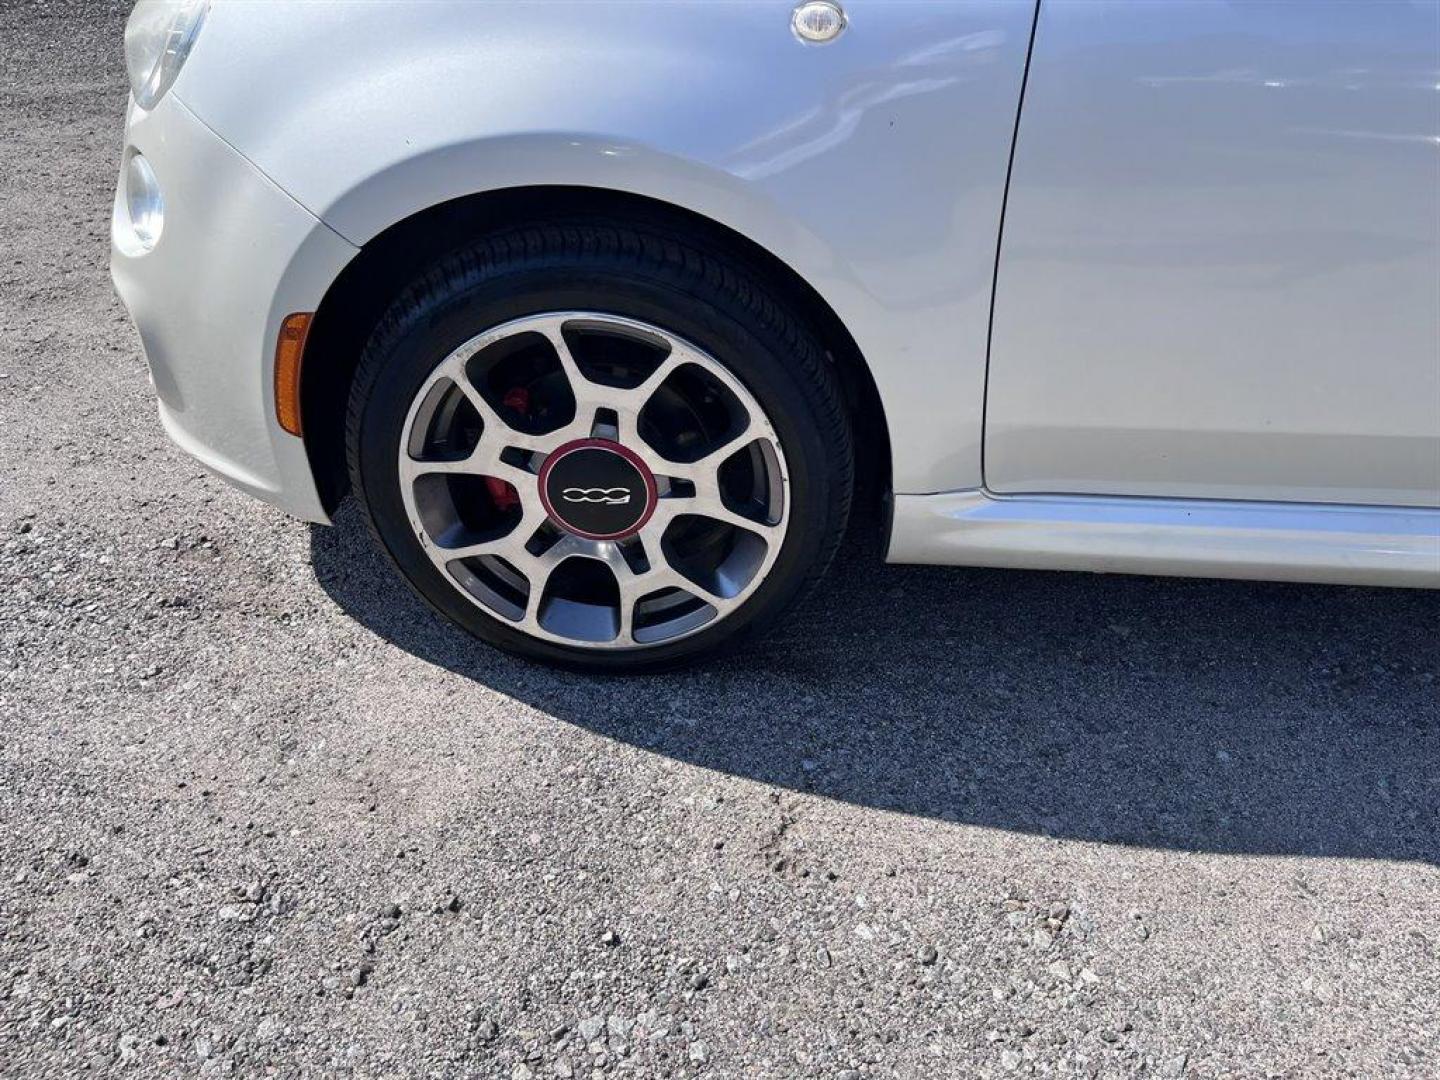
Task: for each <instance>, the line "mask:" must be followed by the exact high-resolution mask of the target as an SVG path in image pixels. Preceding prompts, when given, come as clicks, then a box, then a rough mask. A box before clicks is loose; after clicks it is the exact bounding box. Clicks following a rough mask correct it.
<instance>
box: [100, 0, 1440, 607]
mask: <svg viewBox="0 0 1440 1080" xmlns="http://www.w3.org/2000/svg"><path fill="white" fill-rule="evenodd" d="M792 8H793V5H792V4H790V3H786V2H770V0H764V2H735V3H731V2H725V0H709V2H705V3H694V4H690V3H674V2H669V0H654V2H634V3H603V2H590V3H567V2H553V3H552V2H547V3H524V2H518V0H517V2H495V3H476V2H471V0H432V2H428V3H424V4H410V3H372V2H361V0H310V2H305V3H298V2H282V0H215V3H214V7H213V10H212V11H211V13H210V17H209V18H208V19H207V22H206V26H205V29H204V31H203V33H202V34H201V36H200V38H199V40H198V42H197V44H196V47H195V49H194V52H193V54H192V56H191V58H190V60H189V63H188V64H187V66H186V67H185V68H184V70H183V71H182V72H181V74H180V76H179V79H178V80H177V82H176V84H175V87H174V89H173V90H172V91H171V93H170V94H169V96H167V97H166V98H165V99H163V100H162V101H161V103H160V104H159V105H158V106H157V107H156V108H155V109H154V110H153V111H151V112H148V113H147V112H143V111H140V110H134V109H132V115H131V119H130V122H129V124H128V126H127V143H128V145H129V146H131V147H134V148H136V149H138V150H140V151H141V152H143V153H144V154H145V155H146V157H147V159H149V160H150V163H151V164H152V166H154V168H155V171H156V173H157V174H158V175H159V179H160V183H161V185H162V186H163V187H164V189H165V194H166V199H167V203H166V205H167V221H166V226H165V232H164V235H163V237H162V239H161V241H160V243H159V244H158V246H157V247H156V249H155V250H154V251H152V252H149V253H147V254H136V253H134V252H133V251H129V250H127V249H126V246H125V245H124V244H122V243H117V245H116V247H115V251H114V258H113V262H114V275H115V278H116V282H117V286H118V287H119V289H120V292H121V295H122V296H123V297H124V299H125V301H126V303H127V306H128V307H129V308H130V310H131V312H132V315H133V316H134V317H135V321H136V323H137V325H138V326H139V328H140V332H141V337H142V339H143V341H144V344H145V348H146V352H147V355H148V357H149V359H150V362H151V366H152V370H153V372H154V373H155V380H156V384H157V390H158V391H159V393H160V397H161V402H162V415H163V416H164V418H165V422H166V425H167V428H169V430H170V431H171V432H172V434H174V435H175V436H176V438H177V440H178V441H180V442H181V443H182V445H184V446H185V447H186V448H187V449H188V450H190V451H191V452H192V453H195V454H196V455H197V457H199V458H200V459H201V460H202V461H203V462H204V463H205V464H207V465H208V466H209V467H211V468H212V469H214V470H215V471H217V472H219V473H220V474H221V475H224V476H225V477H226V478H228V479H230V480H232V481H233V482H235V483H237V484H238V485H239V486H241V487H243V488H245V489H246V490H248V491H250V492H252V493H253V494H255V495H257V496H259V497H261V498H264V499H267V500H269V501H270V502H272V503H274V504H276V505H278V506H281V507H283V508H284V509H286V510H287V511H289V512H291V513H293V514H296V515H298V516H301V517H304V518H307V519H309V520H317V521H320V520H324V519H325V511H324V509H323V507H322V506H321V505H320V502H319V499H318V497H317V495H316V488H315V484H314V480H313V478H312V476H311V475H310V472H309V467H308V463H307V460H306V455H305V452H304V447H303V445H302V444H301V442H300V440H298V439H296V438H294V437H293V436H290V435H287V434H286V433H285V432H284V431H283V430H281V429H280V428H279V426H278V424H277V423H276V421H275V419H274V398H273V388H272V379H273V370H272V367H271V365H272V364H273V342H274V340H275V335H276V333H277V331H278V327H279V323H280V321H281V320H282V319H283V318H284V316H285V315H286V314H287V313H289V312H292V311H305V310H313V309H314V308H315V307H317V306H318V305H319V303H320V301H321V299H322V298H323V297H324V294H325V291H326V289H327V288H328V286H329V284H330V283H331V282H333V280H334V279H335V277H336V276H337V275H338V273H339V272H340V270H341V269H342V267H343V266H344V265H345V263H346V262H347V261H348V260H349V259H350V258H351V257H353V255H354V253H355V252H356V250H358V248H359V247H361V246H363V245H364V244H365V243H366V242H367V241H369V240H370V239H372V238H373V237H375V236H376V235H377V234H379V233H380V232H381V231H383V230H385V229H386V228H388V227H390V226H392V225H394V224H396V223H398V222H402V221H403V220H404V219H405V218H407V217H409V216H411V215H413V214H415V213H417V212H419V211H421V210H424V209H426V208H428V207H431V206H434V205H436V204H438V203H441V202H444V201H446V200H450V199H454V198H457V197H462V196H466V195H471V194H476V193H483V192H487V191H493V190H499V189H505V188H514V187H523V186H531V185H579V186H587V187H596V188H608V189H614V190H618V191H625V192H631V193H635V194H639V195H643V196H647V197H650V198H653V199H657V200H661V201H664V202H667V203H671V204H674V205H676V206H680V207H684V208H686V209H689V210H691V211H694V212H696V213H699V214H702V215H705V216H707V217H709V218H711V219H713V220H715V221H717V222H720V223H722V224H723V225H725V226H727V227H729V228H731V229H733V230H735V231H736V232H738V233H740V234H742V235H744V236H746V237H748V238H749V239H750V240H752V241H754V242H755V243H757V244H759V245H760V246H762V247H764V248H765V249H767V250H768V251H770V252H771V253H772V254H774V255H775V256H776V257H777V258H778V259H780V260H781V261H782V262H784V263H785V264H787V265H788V266H789V267H790V268H791V269H793V270H794V271H795V272H796V273H797V274H798V275H799V276H800V277H801V278H803V279H804V280H805V281H806V282H807V283H808V284H809V285H810V286H811V287H812V288H813V289H814V290H815V291H816V292H817V293H818V294H819V295H820V296H821V297H822V298H823V299H824V300H825V301H826V303H828V304H829V306H830V307H831V308H832V309H833V310H834V311H835V313H836V314H837V316H838V317H839V318H840V319H841V321H842V322H843V323H844V324H845V326H846V328H847V329H848V330H849V332H850V333H851V335H852V336H853V337H854V339H855V341H856V342H857V344H858V345H859V347H860V349H861V352H862V353H863V355H864V357H865V359H866V362H867V363H868V365H869V367H870V370H871V372H872V374H873V376H874V379H875V382H876V384H877V386H878V389H879V392H880V396H881V399H882V404H883V407H884V410H885V419H886V422H887V426H888V429H889V433H890V439H891V444H892V445H891V451H892V486H893V490H894V491H895V492H896V493H897V495H896V498H895V503H894V507H895V512H894V521H893V528H892V548H891V557H892V558H895V559H898V560H906V561H934V562H953V563H976V564H984V565H1020V566H1039V567H1044V566H1053V567H1079V568H1084V569H1105V570H1139V571H1142V572H1153V573H1186V574H1200V573H1211V574H1218V575H1230V576H1269V577H1277V578H1293V579H1301V580H1318V581H1356V582H1373V583H1378V584H1429V585H1435V584H1440V510H1436V509H1433V507H1435V506H1437V505H1440V490H1437V489H1440V481H1437V470H1440V358H1437V354H1436V348H1437V334H1440V329H1437V327H1440V311H1437V303H1440V301H1437V299H1436V295H1437V288H1436V285H1437V282H1436V274H1437V269H1436V268H1437V266H1440V262H1437V258H1440V256H1437V251H1440V235H1437V231H1440V223H1437V215H1436V213H1435V209H1436V199H1437V198H1440V195H1437V191H1440V188H1437V185H1436V163H1437V147H1440V122H1437V115H1440V114H1437V108H1436V104H1437V102H1440V91H1437V89H1436V88H1437V87H1440V73H1437V72H1436V71H1435V70H1434V69H1435V67H1436V63H1435V57H1436V56H1437V47H1440V42H1437V39H1436V36H1437V33H1440V31H1437V29H1436V25H1435V21H1434V19H1433V18H1431V19H1430V20H1429V22H1428V24H1427V23H1426V21H1425V19H1424V18H1422V17H1420V16H1423V15H1424V12H1425V11H1426V10H1427V9H1428V10H1432V11H1433V9H1429V8H1428V5H1427V4H1425V3H1422V2H1416V3H1404V2H1400V3H1395V4H1384V5H1346V4H1307V5H1293V4H1259V3H1257V4H1248V5H1231V4H1224V3H1220V2H1219V0H1176V2H1174V3H1167V4H1164V5H1153V4H1135V3H1126V2H1119V0H1116V2H1109V0H1096V2H1094V3H1064V4H1061V3H1058V2H1056V0H1044V3H1043V7H1041V8H1040V9H1039V12H1040V14H1039V19H1038V25H1037V18H1036V13H1037V5H1036V3H1035V0H988V2H979V0H936V2H909V0H852V2H850V3H847V4H846V5H845V10H846V14H847V16H848V27H847V29H846V30H845V32H844V33H843V34H841V35H840V36H839V37H838V38H837V39H836V40H834V41H832V42H830V43H827V44H824V45H821V46H810V45H806V44H804V43H802V42H801V41H799V40H798V39H797V38H796V36H795V35H794V34H793V33H792V31H791V29H790V15H791V11H792ZM1381 9H1384V10H1383V11H1382V10H1381ZM1360 10H1363V11H1365V12H1369V13H1372V14H1371V15H1370V16H1368V17H1366V16H1362V15H1360V14H1358V13H1357V12H1358V11H1360ZM1032 29H1036V30H1037V40H1036V43H1035V51H1034V54H1033V58H1031V57H1030V53H1029V47H1030V39H1031V32H1032ZM1027 58H1028V59H1029V69H1028V74H1027ZM1271 75H1275V76H1276V78H1271V77H1270V76H1271ZM1275 81H1281V82H1284V83H1286V85H1283V86H1270V85H1267V84H1268V83H1270V82H1275ZM1022 84H1025V86H1026V90H1025V103H1024V107H1023V110H1022V109H1021V92H1022ZM1427 95H1428V96H1427ZM1017 113H1020V114H1021V115H1020V123H1019V127H1018V133H1019V139H1018V144H1017V142H1016V140H1015V135H1016V132H1017ZM1012 146H1013V147H1014V148H1015V151H1016V154H1015V160H1014V163H1013V171H1012V170H1011V152H1012ZM1007 183H1008V184H1009V191H1008V208H1007ZM117 220H118V210H117ZM1002 220H1003V223H1004V230H1003V242H1002V239H1001V236H1002V228H1001V227H1002ZM997 252H998V254H999V260H998V267H997ZM997 275H998V282H999V291H998V294H997V295H996V297H995V299H996V305H995V310H994V320H995V323H994V336H993V348H992V338H991V325H990V324H991V315H992V312H991V301H992V283H993V282H994V281H995V280H996V279H997ZM987 350H989V353H990V355H989V356H988V357H987ZM987 359H988V370H987ZM987 378H988V381H989V394H990V398H989V405H988V414H987V404H986V401H987V399H986V392H987V391H986V384H987ZM987 440H988V441H987ZM860 449H861V452H862V453H863V452H865V451H866V449H867V448H865V447H861V448H860ZM1101 496H1103V497H1101ZM1327 504H1329V505H1327ZM1343 504H1351V505H1350V506H1346V505H1343ZM1367 504H1399V506H1400V508H1399V509H1396V510H1394V511H1393V512H1391V511H1382V512H1379V513H1377V514H1376V515H1373V516H1365V513H1364V510H1365V508H1366V506H1367ZM1256 507H1258V508H1259V511H1258V513H1257V512H1251V511H1254V510H1255V508H1256ZM1347 510H1355V511H1356V512H1357V513H1359V514H1360V516H1355V514H1347V513H1346V511H1347ZM1107 552H1108V554H1107Z"/></svg>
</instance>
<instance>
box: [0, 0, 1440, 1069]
mask: <svg viewBox="0 0 1440 1080" xmlns="http://www.w3.org/2000/svg"><path fill="white" fill-rule="evenodd" d="M123 6H124V5H122V4H116V3H104V2H102V0H85V2H73V3H68V4H60V3H55V2H50V3H43V4H42V3H38V2H36V3H27V4H23V5H21V4H18V3H16V2H15V0H12V2H10V3H8V4H6V5H5V7H4V10H3V11H0V46H3V47H0V165H3V168H0V822H3V825H4V829H3V835H0V914H3V937H0V1073H3V1074H4V1075H6V1076H56V1077H59V1076H73V1075H76V1074H79V1073H82V1072H84V1071H86V1070H89V1071H90V1072H91V1073H100V1074H107V1073H110V1072H116V1073H120V1074H124V1075H133V1076H175V1075H195V1074H199V1075H203V1076H215V1075H221V1076H224V1075H237V1076H238V1075H257V1074H261V1075H285V1076H290V1075H323V1076H334V1075H356V1076H402V1075H429V1076H462V1075H464V1076H501V1077H531V1076H533V1077H549V1076H555V1077H569V1076H572V1075H573V1076H591V1075H609V1074H611V1073H615V1074H622V1075H623V1074H629V1075H635V1076H716V1077H734V1076H747V1077H749V1076H755V1077H787V1078H788V1077H829V1078H837V1080H838V1078H842V1077H843V1078H850V1077H855V1078H865V1077H890V1076H896V1077H926V1078H929V1077H937V1076H986V1075H997V1076H1004V1075H1030V1074H1037V1075H1054V1076H1077V1075H1086V1076H1107V1077H1108V1076H1114V1077H1120V1076H1171V1077H1175V1076H1187V1077H1191V1076H1193V1077H1212V1076H1214V1077H1218V1076H1227V1077H1228V1076H1253V1077H1262V1076H1266V1077H1269V1076H1276V1077H1279V1076H1284V1077H1290V1076H1366V1077H1373V1076H1381V1075H1386V1076H1413V1077H1433V1076H1435V1075H1437V1074H1440V1021H1437V1010H1436V1006H1435V985H1436V977H1437V974H1440V926H1437V917H1440V872H1437V863H1440V832H1437V823H1440V820H1437V818H1440V811H1437V806H1440V704H1437V687H1436V684H1435V675H1436V669H1437V666H1440V649H1437V625H1440V622H1437V615H1440V604H1437V597H1436V596H1435V595H1431V594H1421V593H1410V592H1400V591H1381V590H1367V589H1339V588H1318V587H1317V588H1311V587H1296V586H1280V585H1263V584H1242V583H1217V582H1194V581H1166V580H1156V579H1143V578H1118V577H1117V578H1106V577H1090V576H1081V575H1061V574H1036V573H1002V572H967V571H960V570H942V569H923V568H899V567H884V566H881V565H879V563H878V561H877V559H876V557H875V553H874V544H873V542H871V543H867V542H865V540H864V539H863V538H862V539H860V540H857V541H855V542H854V543H853V544H851V546H850V548H849V549H848V550H847V551H846V553H845V555H844V557H843V560H842V565H841V566H840V567H839V572H838V573H836V574H835V576H834V578H833V582H832V585H831V588H830V589H829V590H828V592H827V593H826V595H825V596H823V597H822V598H821V599H820V600H818V601H817V602H816V603H815V604H814V605H813V606H812V608H811V609H810V610H809V611H807V612H805V613H804V614H803V615H802V616H801V617H800V618H798V619H796V620H795V621H794V622H792V623H791V624H790V625H789V627H788V628H787V629H786V630H785V631H784V632H783V633H782V634H781V636H779V637H777V638H775V639H774V640H772V641H770V642H769V643H768V644H767V645H766V646H765V647H764V648H763V649H762V650H760V651H758V652H757V653H755V654H754V655H752V656H750V657H748V658H745V659H744V660H743V661H738V662H732V663H728V664H726V665H724V666H720V667H714V668H710V669H707V670H701V671H695V672H691V673H687V674H682V675H677V676H669V677H665V678H656V679H649V680H644V681H631V682H625V681H595V680H591V679H586V678H583V677H579V676H573V675H557V674H553V673H550V672H547V671H543V670H539V669H536V668H532V667H527V666H525V665H523V664H520V663H518V662H514V661H511V660H508V659H506V658H504V657H502V656H500V655H498V654H495V653H492V652H489V651H487V650H484V649H482V648H480V647H477V646H474V645H472V644H471V643H470V642H469V641H468V640H467V639H465V638H464V637H462V636H461V635H460V634H458V633H457V632H455V631H452V630H450V629H449V628H447V627H445V626H443V625H440V624H438V623H437V622H436V621H435V619H434V618H432V616H431V615H430V614H429V613H428V612H427V611H426V610H424V609H422V607H421V606H420V605H419V604H418V603H417V602H416V601H414V600H412V599H411V598H410V596H409V595H408V594H407V593H406V592H404V591H403V590H402V589H400V588H399V587H397V585H396V584H395V583H394V582H393V581H392V580H391V579H390V577H389V575H388V574H387V573H386V571H385V568H384V567H383V565H382V563H381V561H380V560H379V558H378V557H377V556H376V555H375V553H374V552H373V551H372V550H371V547H370V544H369V541H368V538H367V537H366V536H365V534H364V531H363V530H362V529H361V528H360V527H359V524H358V522H357V521H356V519H355V516H354V515H353V513H349V512H347V513H345V514H342V515H341V518H340V521H339V524H338V527H336V528H334V529H320V528H310V527H307V526H305V525H303V524H299V523H297V522H294V521H291V520H288V519H286V518H284V517H282V516H281V515H279V514H278V513H276V512H273V511H271V510H269V509H267V508H265V507H263V506H261V505H259V504H256V503H254V502H251V501H249V500H247V499H246V498H244V497H243V496H241V495H239V494H236V493H234V492H232V491H230V490H228V489H226V488H225V487H223V486H222V485H221V484H219V483H218V482H217V481H214V480H212V479H210V478H208V477H207V476H206V475H204V474H203V473H202V472H201V471H200V470H199V469H198V467H196V466H195V465H193V464H192V463H191V462H190V461H188V460H187V459H186V458H184V457H183V456H182V455H181V454H180V453H179V452H178V451H177V450H175V449H173V448H172V447H171V446H169V445H168V443H167V442H166V440H165V438H164V436H163V435H162V433H161V430H160V427H159V424H158V422H157V421H156V419H155V413H154V405H153V401H152V396H151V393H150V390H149V387H148V385H147V382H146V378H145V372H144V365H143V362H142V359H141V357H140V355H139V352H138V347H137V341H136V338H135V335H134V333H133V331H132V330H131V328H130V326H129V323H128V321H127V319H126V317H125V315H124V313H123V311H122V310H121V308H120V306H119V304H118V303H117V302H116V300H115V299H114V298H113V296H112V294H111V291H110V287H109V282H108V278H107V274H106V265H105V264H106V258H107V240H106V233H107V224H108V222H107V219H108V206H109V199H110V193H111V190H112V184H113V176H114V173H115V171H116V166H117V162H118V157H119V151H120V143H119V127H120V116H121V111H122V108H123V101H124V83H123V74H122V71H121V65H120V61H119V48H118V41H119V30H120V22H121V19H122V17H123V10H122V9H123Z"/></svg>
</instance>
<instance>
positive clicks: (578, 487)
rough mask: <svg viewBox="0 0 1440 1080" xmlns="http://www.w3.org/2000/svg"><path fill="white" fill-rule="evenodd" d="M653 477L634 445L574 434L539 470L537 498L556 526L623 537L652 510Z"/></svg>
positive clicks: (578, 532)
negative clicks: (577, 437)
mask: <svg viewBox="0 0 1440 1080" xmlns="http://www.w3.org/2000/svg"><path fill="white" fill-rule="evenodd" d="M656 498H657V493H656V490H655V477H654V474H652V473H651V472H650V470H649V468H648V467H647V466H646V465H645V462H644V461H642V460H641V459H640V456H639V455H638V454H636V453H635V452H634V451H633V450H628V449H626V448H625V447H624V446H621V445H620V444H619V443H617V442H614V441H612V440H610V439H576V440H575V441H574V442H568V443H566V444H565V445H564V446H561V447H559V448H558V449H556V450H555V452H554V453H552V454H551V455H550V456H549V457H548V458H546V459H545V464H544V465H543V466H542V467H541V469H540V501H541V502H542V503H543V504H544V506H545V512H546V513H547V514H549V515H550V517H551V520H553V521H555V522H556V523H557V524H558V525H560V526H561V528H563V529H566V530H567V531H569V532H572V533H574V534H575V535H576V536H582V537H584V538H585V539H587V540H623V539H625V538H626V537H627V536H633V535H634V534H635V533H637V532H639V531H640V529H641V528H642V527H643V526H644V524H645V523H646V522H647V521H649V520H650V515H651V514H653V513H654V512H655V501H656Z"/></svg>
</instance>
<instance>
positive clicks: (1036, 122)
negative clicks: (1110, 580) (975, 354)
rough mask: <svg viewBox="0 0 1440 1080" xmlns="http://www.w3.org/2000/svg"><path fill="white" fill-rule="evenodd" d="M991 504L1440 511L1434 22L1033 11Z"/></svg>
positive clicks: (1439, 67)
mask: <svg viewBox="0 0 1440 1080" xmlns="http://www.w3.org/2000/svg"><path fill="white" fill-rule="evenodd" d="M985 480H986V483H987V485H988V486H989V487H990V488H992V489H993V490H995V491H999V492H1007V493H1018V492H1072V493H1076V494H1115V495H1149V496H1185V497H1189V498H1212V499H1265V500H1284V501H1287V502H1288V501H1294V502H1326V503H1380V504H1397V505H1407V506H1432V507H1434V506H1440V13H1437V8H1436V5H1435V3H1434V2H1433V0H1415V2H1408V0H1407V2H1400V3H1389V2H1387V3H1377V4H1365V3H1243V4H1232V3H1220V2H1217V0H1175V2H1167V3H1163V4H1151V3H1048V2H1047V3H1045V4H1044V5H1043V6H1042V8H1041V13H1040V21H1039V26H1038V27H1037V30H1036V35H1035V48H1034V53H1033V57H1032V60H1031V66H1030V77H1029V80H1028V83H1027V86H1026V91H1025V107H1024V115H1023V116H1022V117H1021V122H1020V129H1019V137H1018V140H1017V144H1016V150H1015V165H1014V171H1013V174H1012V177H1011V184H1010V194H1009V200H1008V203H1007V207H1006V214H1005V234H1004V250H1003V252H1002V256H1001V260H1000V271H999V287H998V292H997V296H996V306H995V330H994V338H993V344H992V347H991V368H990V386H989V399H988V407H987V412H986V445H985Z"/></svg>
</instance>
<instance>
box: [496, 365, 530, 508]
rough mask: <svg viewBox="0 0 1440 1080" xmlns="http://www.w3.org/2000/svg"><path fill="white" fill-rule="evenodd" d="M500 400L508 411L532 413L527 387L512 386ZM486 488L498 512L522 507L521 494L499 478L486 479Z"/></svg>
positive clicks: (521, 413) (522, 413)
mask: <svg viewBox="0 0 1440 1080" xmlns="http://www.w3.org/2000/svg"><path fill="white" fill-rule="evenodd" d="M500 400H501V402H502V403H503V404H504V406H505V407H506V408H507V409H513V410H514V411H515V412H517V413H519V414H520V415H521V416H526V415H528V414H529V412H530V391H529V390H528V389H527V388H526V387H523V386H512V387H511V388H510V389H509V390H506V391H505V396H504V397H503V398H501V399H500ZM485 487H486V489H487V490H489V492H490V501H491V502H493V503H494V504H495V509H496V510H500V511H505V510H511V509H513V508H514V507H517V506H519V505H520V493H519V492H518V491H516V490H515V488H514V487H513V486H512V485H511V484H509V483H508V482H506V481H504V480H501V479H500V478H499V477H498V476H487V477H485Z"/></svg>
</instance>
